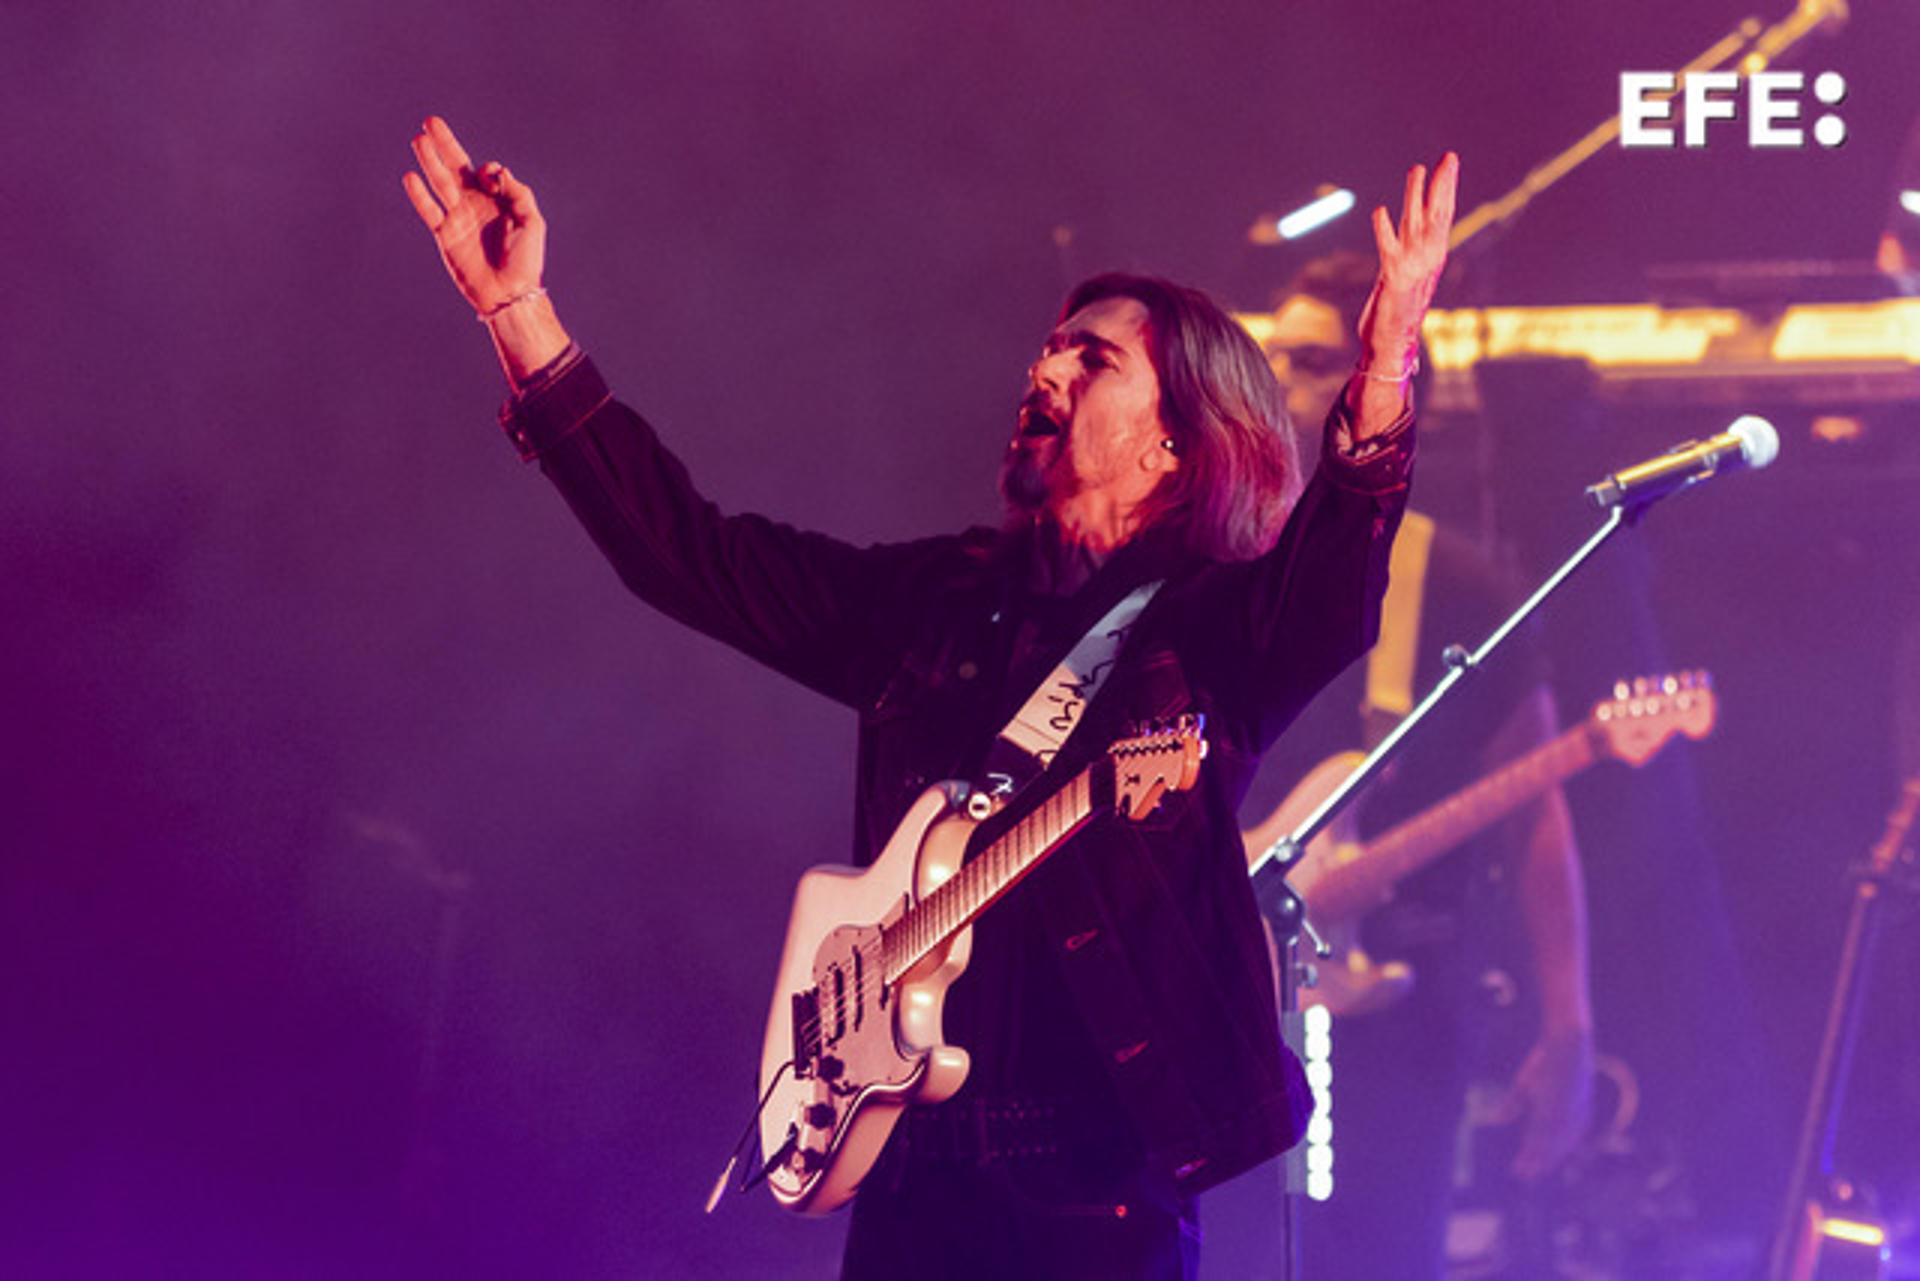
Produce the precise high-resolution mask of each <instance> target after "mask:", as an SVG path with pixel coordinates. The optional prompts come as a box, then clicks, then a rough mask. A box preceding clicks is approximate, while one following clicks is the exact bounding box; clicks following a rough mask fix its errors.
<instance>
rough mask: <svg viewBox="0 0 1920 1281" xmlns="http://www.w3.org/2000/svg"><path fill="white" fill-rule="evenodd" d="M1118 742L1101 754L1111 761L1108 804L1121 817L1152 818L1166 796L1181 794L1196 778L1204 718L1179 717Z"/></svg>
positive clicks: (1203, 743)
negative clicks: (1111, 770) (1111, 775)
mask: <svg viewBox="0 0 1920 1281" xmlns="http://www.w3.org/2000/svg"><path fill="white" fill-rule="evenodd" d="M1138 728H1139V729H1140V731H1141V732H1139V733H1137V734H1136V735H1135V736H1134V737H1132V738H1123V739H1121V740H1120V741H1119V742H1117V743H1115V744H1114V745H1113V746H1112V747H1109V748H1108V749H1107V755H1108V756H1109V757H1111V758H1112V760H1113V804H1114V808H1116V809H1117V810H1119V811H1120V813H1121V814H1123V815H1125V816H1126V817H1127V818H1131V819H1140V818H1144V817H1146V816H1147V815H1148V814H1151V813H1153V811H1154V809H1155V807H1156V806H1158V805H1159V804H1160V798H1161V797H1162V796H1164V795H1166V794H1167V793H1168V792H1184V791H1186V790H1188V789H1189V788H1191V787H1192V786H1193V785H1194V784H1195V783H1196V782H1198V781H1199V779H1200V762H1201V761H1202V760H1205V759H1206V755H1207V740H1206V737H1205V731H1206V719H1205V718H1204V717H1201V716H1181V717H1177V718H1175V719H1173V720H1170V721H1163V722H1159V723H1157V724H1155V725H1153V726H1151V727H1145V726H1143V727H1138Z"/></svg>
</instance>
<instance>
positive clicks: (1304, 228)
mask: <svg viewBox="0 0 1920 1281" xmlns="http://www.w3.org/2000/svg"><path fill="white" fill-rule="evenodd" d="M1352 208H1353V193H1352V192H1351V191H1348V190H1347V189H1346V188H1345V187H1335V186H1333V185H1332V184H1330V183H1322V184H1321V185H1320V186H1319V187H1316V188H1315V189H1314V193H1313V199H1312V200H1310V201H1308V202H1307V203H1306V204H1304V205H1301V206H1300V207H1299V208H1298V209H1296V210H1294V211H1293V212H1292V213H1289V214H1282V215H1279V216H1277V217H1276V216H1274V215H1272V214H1266V215H1262V217H1261V218H1260V220H1259V221H1258V222H1256V223H1254V224H1253V228H1252V229H1251V230H1250V231H1248V232H1247V239H1248V240H1251V241H1252V242H1253V243H1254V244H1256V245H1277V244H1279V243H1280V242H1281V241H1283V240H1298V239H1299V238H1300V237H1302V236H1304V235H1306V234H1307V233H1308V232H1310V231H1314V230H1317V229H1318V228H1321V227H1324V226H1326V225H1327V224H1328V223H1330V222H1332V221H1333V220H1334V219H1335V218H1338V217H1340V215H1342V214H1344V213H1346V212H1347V211H1349V210H1350V209H1352Z"/></svg>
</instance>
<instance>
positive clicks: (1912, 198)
mask: <svg viewBox="0 0 1920 1281" xmlns="http://www.w3.org/2000/svg"><path fill="white" fill-rule="evenodd" d="M1900 207H1901V208H1902V209H1904V210H1906V211H1907V212H1908V213H1910V214H1912V215H1913V216H1914V217H1916V218H1920V191H1915V190H1914V189H1913V188H1912V187H1909V188H1907V189H1906V190H1905V191H1903V192H1901V193H1900Z"/></svg>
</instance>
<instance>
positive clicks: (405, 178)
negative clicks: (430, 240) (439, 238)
mask: <svg viewBox="0 0 1920 1281" xmlns="http://www.w3.org/2000/svg"><path fill="white" fill-rule="evenodd" d="M400 185H401V186H402V187H405V188H406V189H407V199H408V200H410V201H412V202H413V210H414V212H415V213H417V214H419V215H420V221H421V222H424V223H426V224H427V230H428V231H439V230H440V224H441V223H443V222H445V221H446V220H447V214H446V211H445V210H444V209H442V208H441V207H440V202H439V201H437V200H435V199H434V198H433V193H432V192H430V191H428V190H427V184H426V183H424V182H422V181H421V180H420V175H419V174H417V173H415V172H413V171H412V170H411V169H409V170H408V171H407V172H405V173H403V174H401V175H400Z"/></svg>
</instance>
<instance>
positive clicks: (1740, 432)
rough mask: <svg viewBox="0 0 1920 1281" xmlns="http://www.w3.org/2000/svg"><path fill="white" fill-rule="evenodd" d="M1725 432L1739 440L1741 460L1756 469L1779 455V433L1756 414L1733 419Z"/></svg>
mask: <svg viewBox="0 0 1920 1281" xmlns="http://www.w3.org/2000/svg"><path fill="white" fill-rule="evenodd" d="M1727 434H1728V435H1729V436H1732V437H1734V438H1735V439H1736V440H1738V441H1739V442H1740V458H1741V460H1742V461H1743V462H1745V463H1746V465H1747V466H1749V467H1752V468H1754V469H1756V470H1757V469H1759V468H1761V467H1765V466H1766V465H1767V464H1768V463H1770V462H1772V461H1773V460H1774V459H1775V458H1778V457H1779V456H1780V433H1779V432H1777V431H1775V430H1774V429H1773V424H1772V423H1770V422H1768V421H1767V420H1766V419H1764V418H1762V417H1760V416H1759V415H1758V414H1745V415H1742V416H1741V417H1739V418H1736V419H1734V420H1733V424H1732V425H1731V426H1730V427H1728V428H1727Z"/></svg>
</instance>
